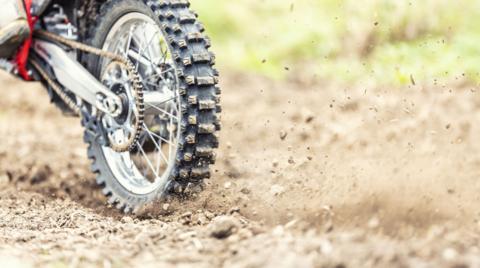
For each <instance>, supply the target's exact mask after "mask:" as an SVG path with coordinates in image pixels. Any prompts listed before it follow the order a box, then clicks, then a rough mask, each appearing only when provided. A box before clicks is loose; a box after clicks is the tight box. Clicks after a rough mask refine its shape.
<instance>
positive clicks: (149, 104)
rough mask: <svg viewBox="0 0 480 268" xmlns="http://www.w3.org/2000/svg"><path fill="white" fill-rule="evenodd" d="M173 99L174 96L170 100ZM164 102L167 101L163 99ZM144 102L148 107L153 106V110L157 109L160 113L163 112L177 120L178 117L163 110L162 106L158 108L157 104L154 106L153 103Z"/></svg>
mask: <svg viewBox="0 0 480 268" xmlns="http://www.w3.org/2000/svg"><path fill="white" fill-rule="evenodd" d="M173 99H174V98H172V99H171V100H173ZM165 102H167V101H165ZM145 104H146V105H148V106H150V107H152V108H154V109H155V110H157V111H159V112H161V113H163V114H166V115H168V116H169V117H172V118H174V119H176V120H177V121H179V119H178V117H177V116H175V115H174V114H171V113H169V112H167V111H165V110H164V109H162V108H160V107H157V106H155V105H153V104H151V103H145Z"/></svg>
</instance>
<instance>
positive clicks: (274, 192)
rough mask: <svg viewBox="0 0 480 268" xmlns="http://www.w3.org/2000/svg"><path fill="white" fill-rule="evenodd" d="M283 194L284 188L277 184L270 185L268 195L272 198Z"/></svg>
mask: <svg viewBox="0 0 480 268" xmlns="http://www.w3.org/2000/svg"><path fill="white" fill-rule="evenodd" d="M284 192H285V188H284V187H283V186H280V185H278V184H274V185H272V187H270V193H271V194H272V195H274V196H277V195H281V194H282V193H284Z"/></svg>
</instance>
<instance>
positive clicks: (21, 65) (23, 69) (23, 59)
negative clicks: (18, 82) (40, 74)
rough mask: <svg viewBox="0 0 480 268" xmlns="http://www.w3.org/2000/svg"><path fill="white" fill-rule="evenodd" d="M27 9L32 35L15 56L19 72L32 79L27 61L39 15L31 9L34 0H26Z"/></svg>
mask: <svg viewBox="0 0 480 268" xmlns="http://www.w3.org/2000/svg"><path fill="white" fill-rule="evenodd" d="M24 3H25V11H26V13H27V21H28V25H29V26H30V35H29V37H28V38H27V40H25V42H24V43H23V45H22V46H21V47H20V48H19V49H18V52H17V55H16V56H15V62H16V64H17V69H18V74H19V75H20V76H21V77H22V78H23V79H25V80H27V81H30V80H31V77H30V75H28V70H27V61H28V56H29V53H30V47H31V46H32V36H33V26H34V25H35V22H36V21H37V17H32V14H31V12H30V9H31V7H32V0H25V1H24Z"/></svg>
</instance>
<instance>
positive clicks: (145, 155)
mask: <svg viewBox="0 0 480 268" xmlns="http://www.w3.org/2000/svg"><path fill="white" fill-rule="evenodd" d="M137 146H138V149H139V150H140V152H141V153H142V155H143V157H144V158H145V160H147V164H148V165H149V166H150V168H151V169H152V171H153V174H155V178H158V177H159V176H158V173H157V172H156V171H155V168H154V167H153V164H152V162H151V161H150V159H148V155H147V154H146V153H145V151H144V150H143V148H142V146H140V143H139V142H138V141H137Z"/></svg>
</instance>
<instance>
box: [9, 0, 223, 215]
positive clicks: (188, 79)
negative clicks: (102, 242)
mask: <svg viewBox="0 0 480 268" xmlns="http://www.w3.org/2000/svg"><path fill="white" fill-rule="evenodd" d="M25 5H26V8H27V17H28V20H29V23H30V25H31V29H32V33H33V35H32V37H31V38H30V39H29V40H27V41H26V42H25V44H24V45H23V47H22V48H21V50H20V52H19V55H17V61H16V62H15V66H14V67H13V69H14V70H15V71H14V73H16V74H18V75H19V76H21V77H22V78H24V79H26V80H35V81H40V82H41V83H42V84H43V85H45V88H46V89H47V91H48V94H49V96H50V97H51V100H52V102H53V103H54V104H56V105H57V106H58V107H59V108H60V109H61V110H62V111H63V112H64V113H65V114H67V115H76V116H79V117H80V118H81V122H82V126H83V127H84V129H85V132H84V141H85V142H86V143H87V144H88V150H87V155H88V157H89V158H90V159H91V160H92V164H91V170H92V172H94V173H96V181H97V183H98V184H99V185H101V187H102V192H103V194H105V195H106V196H107V197H108V202H109V203H110V204H112V205H113V206H116V207H117V208H118V209H120V210H122V211H124V212H126V213H127V212H131V211H135V210H137V209H138V208H140V207H142V206H143V205H144V204H146V203H150V202H152V201H153V200H155V199H157V198H160V197H164V196H167V195H168V194H171V193H178V194H182V195H183V194H187V193H191V192H196V191H200V190H202V189H203V188H204V185H205V184H204V182H203V180H204V179H207V178H209V177H210V175H211V173H210V170H209V165H211V164H213V163H214V162H215V152H214V149H215V148H217V147H218V137H217V132H218V131H219V130H220V122H219V113H220V105H219V100H220V89H219V88H218V87H217V83H218V72H217V71H216V69H214V68H213V65H214V55H213V54H212V53H211V52H209V50H208V49H209V47H210V41H209V39H208V38H207V37H206V36H205V35H204V27H203V26H202V24H201V23H200V22H198V20H197V15H196V14H195V13H194V12H192V11H190V10H189V3H188V2H187V1H185V0H160V1H159V0H108V1H102V0H76V1H71V0H38V1H35V0H33V1H32V0H27V1H25Z"/></svg>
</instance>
